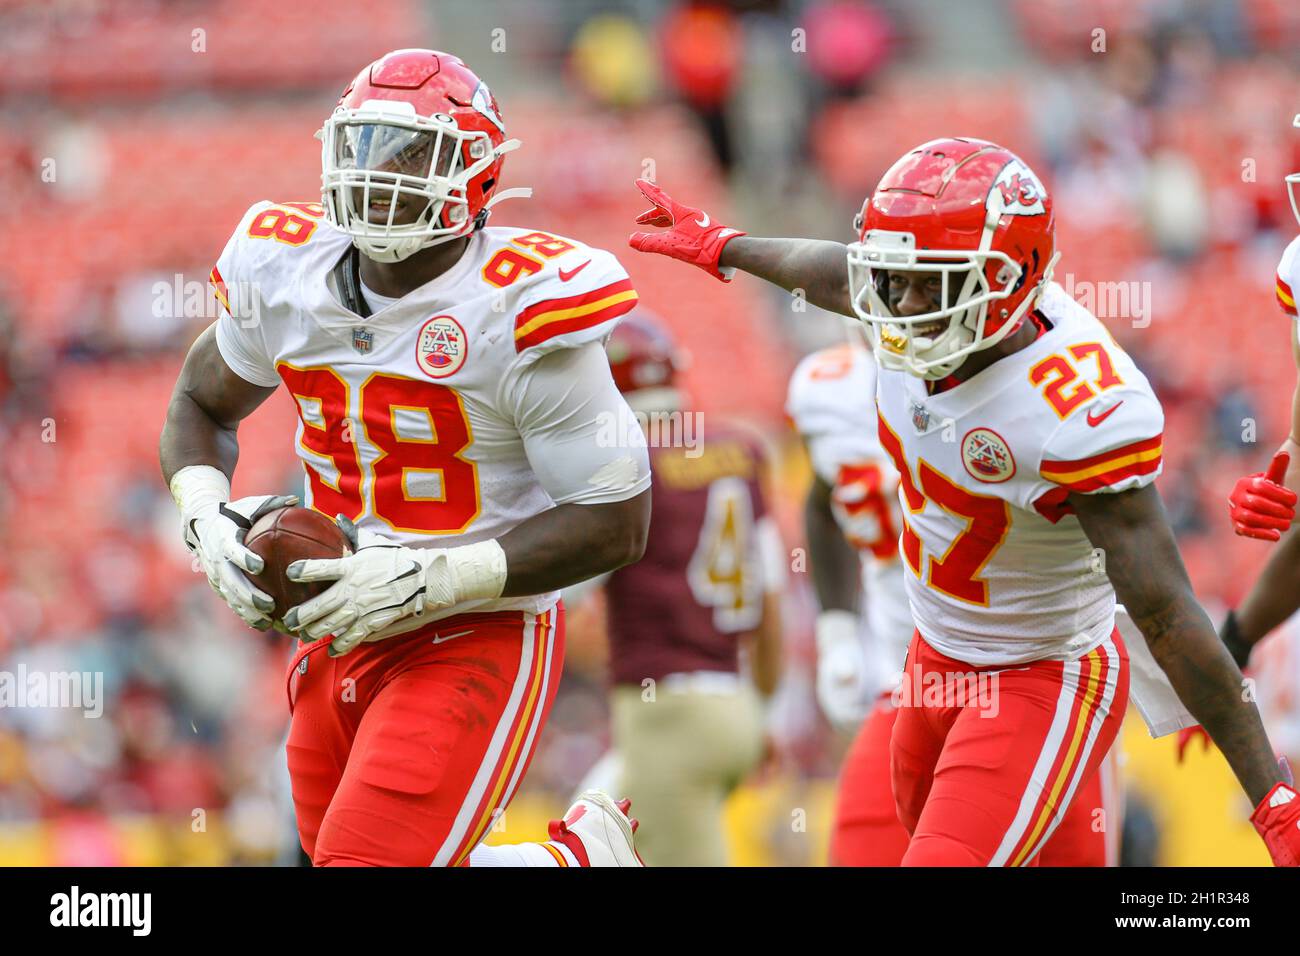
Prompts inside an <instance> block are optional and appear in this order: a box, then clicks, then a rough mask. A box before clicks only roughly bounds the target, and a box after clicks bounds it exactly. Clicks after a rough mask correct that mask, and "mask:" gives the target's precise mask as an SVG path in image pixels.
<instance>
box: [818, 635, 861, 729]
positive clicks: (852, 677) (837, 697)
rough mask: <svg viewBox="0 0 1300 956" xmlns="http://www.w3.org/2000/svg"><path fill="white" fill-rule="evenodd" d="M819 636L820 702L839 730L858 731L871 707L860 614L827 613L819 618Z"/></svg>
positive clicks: (823, 710) (827, 716) (828, 717)
mask: <svg viewBox="0 0 1300 956" xmlns="http://www.w3.org/2000/svg"><path fill="white" fill-rule="evenodd" d="M816 636H817V703H818V704H819V705H820V706H821V709H822V713H824V714H825V715H826V719H827V720H829V721H830V723H831V726H833V727H834V728H835V729H836V730H842V731H849V730H855V729H857V726H858V724H860V723H861V722H862V720H863V719H864V718H865V717H866V716H867V712H868V711H869V710H870V708H871V700H870V696H871V694H870V691H871V688H870V687H869V686H868V673H867V656H866V653H865V652H864V651H863V648H862V641H861V637H860V636H859V634H858V618H857V615H856V614H852V613H851V612H849V611H823V612H822V613H821V614H819V615H817V627H816Z"/></svg>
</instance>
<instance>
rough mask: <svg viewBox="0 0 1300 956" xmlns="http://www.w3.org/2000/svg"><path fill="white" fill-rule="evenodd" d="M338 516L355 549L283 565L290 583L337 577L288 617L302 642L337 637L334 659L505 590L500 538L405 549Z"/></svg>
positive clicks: (287, 622)
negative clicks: (432, 614)
mask: <svg viewBox="0 0 1300 956" xmlns="http://www.w3.org/2000/svg"><path fill="white" fill-rule="evenodd" d="M336 520H337V521H338V523H339V527H340V528H342V529H343V532H344V534H346V535H347V536H348V538H349V539H350V540H351V541H352V542H353V544H354V546H355V548H354V550H355V553H353V554H350V555H347V556H345V557H342V558H333V559H324V560H308V561H295V562H293V563H292V564H291V565H289V567H288V568H287V569H286V570H285V574H286V575H287V576H288V578H289V580H290V581H298V582H309V581H336V582H337V583H336V584H334V585H333V586H332V587H331V588H330V589H329V590H328V591H325V592H323V593H321V594H318V595H316V597H314V598H311V599H310V600H307V601H304V602H303V603H302V604H299V605H298V606H297V607H295V608H290V609H289V612H288V613H287V614H286V615H285V617H284V623H285V626H286V627H287V628H288V629H289V630H290V631H293V632H295V633H296V634H298V636H299V639H300V640H304V641H308V640H310V641H315V640H320V639H321V638H323V637H326V636H328V635H331V634H332V635H334V639H333V640H332V641H331V642H330V651H329V653H330V656H331V657H341V656H342V655H344V654H346V653H348V652H349V651H351V650H352V649H353V648H355V647H356V646H357V645H358V644H361V643H362V642H365V641H382V640H384V639H386V638H389V637H395V636H396V635H398V634H404V633H406V632H407V631H409V630H411V629H412V628H411V627H392V625H394V624H395V623H397V622H399V621H403V620H405V619H407V618H411V617H417V618H418V617H423V616H424V614H425V612H426V611H436V610H441V609H443V608H448V607H452V606H453V605H456V604H460V603H461V602H463V601H473V600H479V599H484V598H497V597H500V596H501V591H502V589H503V588H504V587H505V583H506V555H505V552H504V551H502V550H501V545H499V544H497V542H496V540H495V539H493V540H490V541H482V542H480V543H478V544H468V545H463V546H461V547H458V548H407V547H403V546H401V545H398V544H395V543H393V542H392V541H390V540H389V539H388V538H385V537H384V536H383V535H380V534H376V533H375V532H373V531H370V530H368V529H358V528H357V527H356V526H355V525H353V523H352V522H351V521H349V520H348V519H347V518H346V517H344V516H343V515H339V516H338V518H337V519H336Z"/></svg>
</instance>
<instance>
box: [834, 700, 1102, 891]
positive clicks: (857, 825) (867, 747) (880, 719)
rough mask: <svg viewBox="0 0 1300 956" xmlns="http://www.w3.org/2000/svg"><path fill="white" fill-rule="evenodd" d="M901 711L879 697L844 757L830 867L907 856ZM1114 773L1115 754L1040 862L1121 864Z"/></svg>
mask: <svg viewBox="0 0 1300 956" xmlns="http://www.w3.org/2000/svg"><path fill="white" fill-rule="evenodd" d="M897 716H898V708H897V707H895V706H894V705H893V704H892V703H891V702H890V699H889V696H888V695H886V696H885V697H883V698H882V699H881V700H879V701H877V703H876V705H875V706H874V707H873V708H872V709H871V713H870V714H868V715H867V719H866V720H864V721H863V722H862V726H861V727H860V728H858V733H857V736H855V737H854V738H853V744H852V745H851V746H850V747H849V751H848V753H847V754H845V756H844V763H843V766H841V768H840V780H839V786H838V788H837V790H836V794H835V820H834V822H833V824H832V825H831V841H830V853H829V857H830V865H831V866H899V865H901V864H902V862H903V854H904V853H906V852H907V844H908V842H909V841H910V840H911V836H910V834H908V832H907V828H906V827H904V826H903V824H902V822H900V821H899V819H898V808H897V806H896V805H895V802H894V791H893V788H892V787H891V786H890V779H889V740H890V736H891V735H892V734H893V731H894V720H895V718H896V717H897ZM1113 756H1114V751H1113V750H1112V751H1111V757H1113ZM1114 774H1115V768H1114V760H1113V759H1109V758H1108V759H1107V760H1105V761H1104V762H1103V763H1102V766H1101V769H1100V770H1099V771H1098V772H1097V773H1095V774H1093V775H1092V776H1091V777H1090V778H1089V779H1087V780H1086V781H1084V783H1083V784H1082V785H1081V786H1080V788H1079V792H1078V795H1077V796H1076V797H1075V799H1074V800H1073V801H1072V802H1071V804H1070V807H1069V809H1068V810H1066V812H1065V816H1064V818H1062V820H1061V825H1060V826H1059V827H1057V828H1056V832H1055V833H1053V834H1052V838H1051V839H1050V840H1048V841H1047V843H1046V844H1044V846H1043V849H1042V851H1041V852H1040V853H1039V854H1038V863H1039V865H1040V866H1115V865H1117V864H1118V846H1119V840H1118V836H1119V828H1120V826H1121V824H1122V807H1121V804H1120V798H1119V796H1118V793H1117V781H1115V780H1114ZM1098 808H1100V809H1101V811H1102V812H1101V815H1100V817H1099V815H1098V814H1097V812H1096V811H1097V809H1098Z"/></svg>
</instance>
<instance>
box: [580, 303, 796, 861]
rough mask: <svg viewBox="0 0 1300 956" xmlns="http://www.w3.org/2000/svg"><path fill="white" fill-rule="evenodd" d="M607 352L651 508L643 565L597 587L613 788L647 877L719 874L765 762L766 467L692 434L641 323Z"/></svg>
mask: <svg viewBox="0 0 1300 956" xmlns="http://www.w3.org/2000/svg"><path fill="white" fill-rule="evenodd" d="M606 351H607V352H608V354H609V364H610V368H611V369H612V370H613V374H614V381H615V383H616V384H617V385H618V387H619V389H620V390H621V391H622V392H623V395H624V397H625V398H626V399H627V401H628V405H629V406H631V408H632V409H633V411H634V412H635V413H636V415H637V419H636V420H635V421H634V425H636V426H637V427H639V428H643V429H644V430H645V434H646V436H647V438H648V440H649V442H648V443H649V446H650V448H649V454H650V465H651V475H652V479H651V489H652V492H653V495H654V503H655V505H654V516H653V518H652V519H651V521H650V533H649V536H648V539H647V542H646V549H645V557H643V558H642V559H641V560H640V561H639V562H637V563H636V564H633V565H629V566H628V567H625V568H621V569H619V570H617V571H615V572H613V573H612V574H610V575H609V576H608V577H607V578H605V579H603V580H602V581H601V585H602V586H603V589H604V594H605V607H606V613H607V631H608V634H609V669H610V677H611V683H612V685H613V686H612V689H611V694H610V704H611V707H610V709H611V712H612V718H613V735H612V736H613V755H614V761H613V767H614V770H613V773H612V776H613V777H614V778H615V780H616V781H617V783H616V789H617V792H619V793H621V794H624V795H626V796H627V797H629V798H630V799H631V800H632V802H633V804H634V805H635V806H636V808H637V816H638V817H639V818H640V820H641V823H642V824H643V827H642V829H641V831H640V832H639V833H638V839H637V849H638V851H639V852H640V853H641V855H642V856H643V857H644V859H645V861H646V863H647V864H648V865H650V866H725V865H726V864H727V847H726V843H725V840H724V832H723V831H724V828H723V820H722V811H723V804H724V803H725V801H726V799H727V797H728V796H729V795H730V793H731V792H732V791H733V790H734V789H735V788H736V787H737V785H739V784H740V783H741V782H742V781H743V780H744V779H745V778H746V777H747V776H749V775H750V774H751V773H752V772H753V771H754V770H755V769H757V768H758V766H759V765H760V763H761V761H762V759H763V756H764V744H765V734H764V716H763V714H764V700H765V699H766V698H768V697H770V696H771V694H772V692H773V691H774V690H775V688H776V684H777V680H778V677H779V669H780V654H781V608H780V595H781V591H782V586H783V584H784V581H785V575H784V571H785V567H786V565H785V562H786V561H787V557H786V554H785V552H784V550H783V548H782V546H781V540H780V534H779V532H778V531H777V528H776V524H775V522H774V521H773V519H772V518H771V516H770V515H768V514H767V512H766V508H765V505H764V501H763V492H762V475H763V472H764V469H765V464H766V463H765V456H764V454H763V452H762V450H761V448H760V447H759V445H758V443H757V442H756V441H755V440H754V438H753V437H751V436H749V435H746V434H745V433H743V432H741V431H740V430H739V429H736V428H728V427H723V426H720V425H714V424H713V423H712V420H709V425H708V428H707V431H704V430H703V428H702V427H696V426H695V424H694V423H695V422H703V421H704V419H703V417H702V416H700V417H698V418H697V417H695V414H694V413H693V412H691V411H689V410H688V408H689V405H688V404H687V403H686V401H685V399H684V395H683V392H682V389H681V386H680V383H679V381H678V372H679V369H680V367H681V365H682V362H681V359H680V354H681V353H680V352H679V350H678V348H677V347H676V344H675V343H674V341H673V339H672V337H671V336H670V335H669V333H668V331H667V329H666V328H665V327H664V326H663V325H662V323H661V322H660V321H658V320H657V319H656V318H654V317H653V316H652V315H650V314H649V313H648V312H646V311H645V310H643V309H637V310H636V311H634V312H633V313H631V314H630V315H628V316H627V317H626V318H625V319H624V320H623V321H622V322H621V323H620V324H619V326H618V328H616V329H615V330H614V333H613V335H611V336H610V339H609V342H608V344H607V345H606ZM742 655H744V657H745V658H746V659H747V663H748V668H747V670H748V673H744V672H743V671H744V670H746V669H745V668H742V663H741V662H742ZM601 765H604V766H605V767H608V766H610V764H607V763H606V762H605V761H602V762H601ZM598 766H600V765H598Z"/></svg>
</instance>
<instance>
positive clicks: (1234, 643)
mask: <svg viewBox="0 0 1300 956" xmlns="http://www.w3.org/2000/svg"><path fill="white" fill-rule="evenodd" d="M1219 640H1221V641H1223V646H1224V647H1226V648H1227V649H1228V653H1229V654H1231V655H1232V659H1233V660H1234V661H1236V662H1237V666H1238V667H1240V668H1241V669H1242V670H1245V669H1246V667H1247V666H1248V665H1249V664H1250V648H1251V645H1250V644H1247V643H1246V641H1245V639H1244V638H1243V637H1242V636H1241V629H1240V628H1239V627H1238V626H1237V612H1236V611H1229V612H1228V616H1227V617H1225V618H1224V619H1223V626H1222V627H1220V628H1219Z"/></svg>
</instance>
